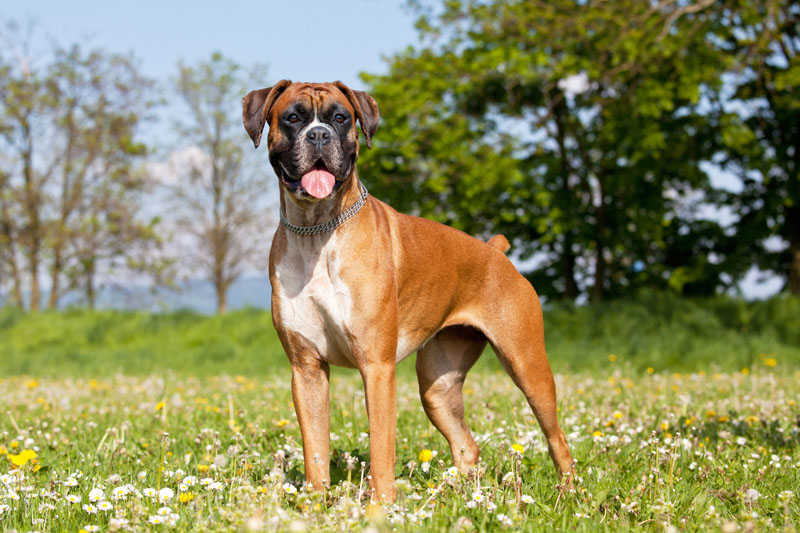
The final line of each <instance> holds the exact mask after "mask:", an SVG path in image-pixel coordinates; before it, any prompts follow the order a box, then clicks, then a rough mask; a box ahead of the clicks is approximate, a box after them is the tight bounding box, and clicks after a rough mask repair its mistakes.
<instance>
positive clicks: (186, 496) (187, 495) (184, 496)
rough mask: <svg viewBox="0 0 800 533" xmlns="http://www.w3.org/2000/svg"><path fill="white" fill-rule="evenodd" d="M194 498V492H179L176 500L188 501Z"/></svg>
mask: <svg viewBox="0 0 800 533" xmlns="http://www.w3.org/2000/svg"><path fill="white" fill-rule="evenodd" d="M193 499H194V494H192V493H191V492H181V493H180V494H179V495H178V501H179V502H181V503H188V502H190V501H192V500H193Z"/></svg>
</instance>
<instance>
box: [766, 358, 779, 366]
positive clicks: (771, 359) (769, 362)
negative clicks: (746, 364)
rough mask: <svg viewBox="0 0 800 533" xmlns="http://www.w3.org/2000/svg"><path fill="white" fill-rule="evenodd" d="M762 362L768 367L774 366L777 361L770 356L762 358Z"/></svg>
mask: <svg viewBox="0 0 800 533" xmlns="http://www.w3.org/2000/svg"><path fill="white" fill-rule="evenodd" d="M764 364H765V365H767V366H769V367H774V366H775V365H777V364H778V361H777V360H775V359H774V358H773V357H770V358H768V359H765V360H764Z"/></svg>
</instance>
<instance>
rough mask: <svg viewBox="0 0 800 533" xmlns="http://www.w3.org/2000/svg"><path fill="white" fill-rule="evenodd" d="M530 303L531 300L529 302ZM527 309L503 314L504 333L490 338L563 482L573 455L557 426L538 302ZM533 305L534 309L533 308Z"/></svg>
mask: <svg viewBox="0 0 800 533" xmlns="http://www.w3.org/2000/svg"><path fill="white" fill-rule="evenodd" d="M531 303H533V302H531ZM524 309H530V310H531V311H530V312H526V313H521V314H519V315H517V316H509V315H506V317H505V318H506V323H505V325H506V327H505V328H504V329H502V331H504V332H505V334H504V335H503V336H502V337H501V338H497V339H491V343H492V348H494V351H495V353H496V354H497V358H498V359H499V360H500V364H502V365H503V368H505V370H506V372H508V374H509V375H510V376H511V379H513V380H514V383H515V384H516V385H517V387H519V389H520V390H521V391H522V392H523V394H525V398H526V399H527V400H528V405H530V406H531V409H532V410H533V414H534V415H535V416H536V420H538V421H539V426H540V427H541V428H542V432H543V433H544V436H545V439H547V447H548V451H549V453H550V458H551V459H552V460H553V463H554V464H555V467H556V470H558V473H559V474H560V475H561V476H562V477H566V478H567V479H566V480H565V482H567V483H569V482H570V481H571V476H572V473H573V464H572V463H573V461H572V455H571V454H570V452H569V447H568V446H567V439H566V438H565V437H564V432H563V431H561V428H560V427H559V426H558V412H557V406H556V385H555V381H554V380H553V372H552V371H551V370H550V363H549V362H548V361H547V355H546V354H545V348H544V325H543V322H542V314H541V310H540V308H539V307H538V304H537V305H535V306H534V305H530V306H525V307H524ZM534 309H535V311H533V310H534Z"/></svg>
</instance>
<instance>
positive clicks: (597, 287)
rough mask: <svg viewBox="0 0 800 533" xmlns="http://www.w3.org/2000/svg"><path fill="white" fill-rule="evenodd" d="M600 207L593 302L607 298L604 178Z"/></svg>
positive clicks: (599, 181) (600, 182) (600, 185)
mask: <svg viewBox="0 0 800 533" xmlns="http://www.w3.org/2000/svg"><path fill="white" fill-rule="evenodd" d="M597 182H598V188H599V196H600V205H599V206H597V215H596V216H597V223H596V225H595V232H596V236H595V247H596V248H597V250H596V260H595V268H594V285H593V286H592V301H593V302H600V301H602V300H603V299H604V297H605V283H606V255H605V246H606V244H605V233H606V205H605V197H604V188H603V178H602V176H598V177H597Z"/></svg>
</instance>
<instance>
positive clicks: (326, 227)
mask: <svg viewBox="0 0 800 533" xmlns="http://www.w3.org/2000/svg"><path fill="white" fill-rule="evenodd" d="M359 185H361V196H359V197H358V200H357V201H356V203H354V204H353V205H351V206H350V207H348V208H347V209H345V210H344V211H342V212H341V213H339V214H338V215H336V216H335V217H333V218H332V219H330V220H329V221H327V222H323V223H322V224H317V225H316V226H295V225H294V224H292V223H291V222H289V221H288V220H286V215H284V214H283V209H282V208H279V209H278V213H279V214H280V217H281V224H283V227H285V228H286V229H288V230H289V231H291V232H292V233H296V234H298V235H319V234H320V233H327V232H329V231H332V230H333V229H335V228H337V227H339V226H341V225H342V224H344V223H345V222H347V221H348V220H349V219H351V218H353V217H354V216H355V214H356V213H358V212H359V211H360V210H361V208H362V207H364V204H366V203H367V188H366V187H364V184H363V183H359Z"/></svg>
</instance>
